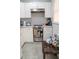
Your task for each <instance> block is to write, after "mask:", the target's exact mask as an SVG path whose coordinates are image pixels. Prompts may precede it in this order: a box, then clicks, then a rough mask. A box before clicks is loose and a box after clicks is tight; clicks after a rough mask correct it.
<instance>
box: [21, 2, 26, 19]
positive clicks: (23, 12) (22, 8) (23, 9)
mask: <svg viewBox="0 0 79 59" xmlns="http://www.w3.org/2000/svg"><path fill="white" fill-rule="evenodd" d="M20 18H25V7H24V3H20Z"/></svg>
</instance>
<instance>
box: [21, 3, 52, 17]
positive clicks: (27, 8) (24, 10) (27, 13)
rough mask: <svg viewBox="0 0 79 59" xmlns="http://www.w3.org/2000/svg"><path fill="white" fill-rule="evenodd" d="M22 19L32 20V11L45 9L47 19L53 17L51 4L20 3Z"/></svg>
mask: <svg viewBox="0 0 79 59" xmlns="http://www.w3.org/2000/svg"><path fill="white" fill-rule="evenodd" d="M20 4H21V5H20V17H21V18H31V9H35V8H36V9H45V18H49V17H51V16H52V15H51V10H52V9H51V3H49V2H33V3H22V2H21V3H20Z"/></svg>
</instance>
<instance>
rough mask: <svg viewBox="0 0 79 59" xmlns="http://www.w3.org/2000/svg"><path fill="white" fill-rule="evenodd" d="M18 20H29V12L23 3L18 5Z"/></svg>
mask: <svg viewBox="0 0 79 59" xmlns="http://www.w3.org/2000/svg"><path fill="white" fill-rule="evenodd" d="M20 18H31V10H30V9H29V8H28V7H27V5H26V4H25V3H20Z"/></svg>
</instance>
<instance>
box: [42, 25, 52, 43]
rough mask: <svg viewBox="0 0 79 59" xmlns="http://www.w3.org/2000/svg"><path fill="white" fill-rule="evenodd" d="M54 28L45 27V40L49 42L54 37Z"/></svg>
mask: <svg viewBox="0 0 79 59" xmlns="http://www.w3.org/2000/svg"><path fill="white" fill-rule="evenodd" d="M52 32H53V28H52V27H51V26H46V27H44V34H43V35H44V37H43V40H45V41H46V40H47V39H48V38H49V37H50V36H52Z"/></svg>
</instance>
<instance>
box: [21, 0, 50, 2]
mask: <svg viewBox="0 0 79 59" xmlns="http://www.w3.org/2000/svg"><path fill="white" fill-rule="evenodd" d="M20 1H21V2H51V0H20Z"/></svg>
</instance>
